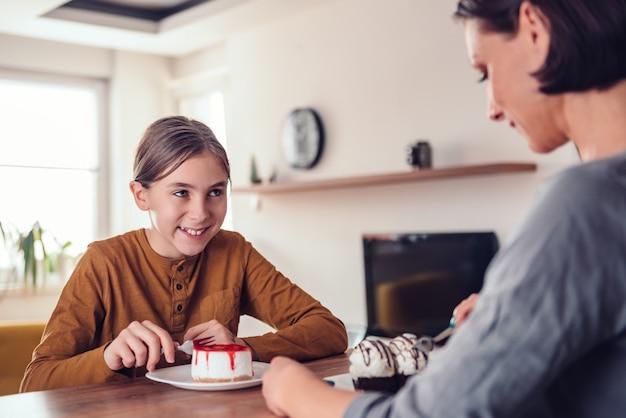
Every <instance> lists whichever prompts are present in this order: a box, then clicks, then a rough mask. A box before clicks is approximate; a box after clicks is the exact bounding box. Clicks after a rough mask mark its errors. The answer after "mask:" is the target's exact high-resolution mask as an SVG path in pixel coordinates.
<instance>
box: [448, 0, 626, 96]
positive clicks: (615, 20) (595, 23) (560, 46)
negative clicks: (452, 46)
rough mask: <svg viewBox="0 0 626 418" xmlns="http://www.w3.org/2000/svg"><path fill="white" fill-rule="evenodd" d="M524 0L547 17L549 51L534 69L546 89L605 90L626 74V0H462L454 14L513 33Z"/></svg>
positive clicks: (493, 29)
mask: <svg viewBox="0 0 626 418" xmlns="http://www.w3.org/2000/svg"><path fill="white" fill-rule="evenodd" d="M523 1H528V2H529V3H531V4H533V5H535V6H536V7H538V8H539V9H540V10H541V12H542V13H543V15H544V16H545V17H546V18H547V19H548V20H549V28H550V35H551V44H550V50H549V52H548V56H547V57H546V62H545V63H544V65H543V67H542V68H540V69H539V70H538V71H537V72H535V73H534V74H533V75H534V76H535V77H537V79H538V80H539V82H540V83H541V88H540V90H541V91H542V92H543V93H547V94H556V93H564V92H576V91H585V90H590V89H605V88H608V87H611V86H613V85H614V84H616V83H617V82H619V81H621V80H623V79H626V0H460V1H459V2H458V4H457V10H456V12H455V13H454V17H455V18H458V19H461V20H464V19H478V20H479V22H480V27H481V29H482V30H484V31H487V32H497V33H503V34H510V35H514V34H515V33H516V32H517V26H518V19H519V9H520V5H521V4H522V3H523Z"/></svg>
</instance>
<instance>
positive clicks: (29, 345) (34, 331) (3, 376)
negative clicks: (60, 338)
mask: <svg viewBox="0 0 626 418" xmlns="http://www.w3.org/2000/svg"><path fill="white" fill-rule="evenodd" d="M45 326H46V323H45V322H44V321H24V322H17V321H0V396H2V395H11V394H15V393H18V392H19V389H20V382H21V381H22V377H23V376H24V370H25V369H26V366H27V365H28V363H29V362H30V360H31V358H32V356H33V350H34V349H35V347H36V346H37V345H38V344H39V342H40V341H41V336H42V334H43V330H44V328H45Z"/></svg>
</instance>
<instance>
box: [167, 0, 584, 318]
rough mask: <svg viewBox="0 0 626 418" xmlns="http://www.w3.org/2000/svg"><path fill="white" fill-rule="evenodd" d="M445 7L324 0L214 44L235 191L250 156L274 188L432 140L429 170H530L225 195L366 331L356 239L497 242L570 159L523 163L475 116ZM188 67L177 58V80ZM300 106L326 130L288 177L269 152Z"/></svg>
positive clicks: (257, 233)
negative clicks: (225, 84) (526, 166)
mask: <svg viewBox="0 0 626 418" xmlns="http://www.w3.org/2000/svg"><path fill="white" fill-rule="evenodd" d="M454 5H455V1H453V0H445V1H443V0H439V1H432V0H341V1H335V2H332V3H329V4H325V5H322V6H320V7H318V8H315V9H311V10H308V11H306V12H303V13H301V14H299V15H297V16H294V17H291V18H289V19H285V20H281V21H276V22H273V23H272V24H271V25H265V26H262V27H256V28H254V29H252V30H250V31H248V32H246V33H242V34H240V35H239V36H237V37H235V38H233V39H231V40H230V41H229V42H228V43H227V46H226V48H227V51H228V52H227V55H228V60H227V64H228V68H229V70H230V89H231V97H230V99H231V104H232V107H231V108H230V109H229V110H230V112H229V116H230V117H229V120H228V128H229V138H228V140H229V150H230V157H231V160H232V170H233V183H234V185H235V186H237V185H246V184H247V182H248V175H249V171H248V170H249V161H250V156H251V155H252V154H255V155H256V158H257V162H258V164H259V168H260V171H261V175H262V176H265V177H267V176H268V175H269V174H270V172H271V170H272V168H273V167H274V166H276V167H277V168H278V171H279V180H280V181H306V180H312V179H327V178H329V179H330V178H336V177H341V176H354V175H361V174H374V173H388V172H398V171H404V170H407V169H408V166H407V164H406V162H405V151H404V150H405V147H406V145H407V144H409V143H410V142H412V141H415V140H417V139H420V138H425V139H428V140H429V141H430V142H431V145H432V147H433V155H434V157H433V159H434V166H435V167H443V166H451V165H463V164H473V163H483V162H494V161H536V162H538V164H539V170H538V171H537V172H536V173H531V174H510V175H502V176H496V177H474V178H464V179H452V180H437V181H432V182H422V183H414V184H403V185H391V186H377V187H365V188H358V189H341V190H329V191H315V192H302V193H291V194H279V195H267V196H263V197H261V202H260V203H261V205H260V208H259V209H255V205H254V197H251V196H249V195H237V194H236V193H234V194H233V208H234V222H235V229H237V230H239V231H240V232H242V233H243V234H244V235H245V236H246V237H247V238H248V239H249V240H250V241H252V242H253V243H254V245H255V246H256V247H257V248H258V249H259V250H260V251H261V252H262V253H263V254H264V255H265V256H266V257H267V258H268V259H269V260H270V261H272V262H273V263H274V264H275V265H276V266H277V267H278V268H279V269H280V270H281V271H283V272H284V273H285V274H286V275H287V276H289V277H290V278H291V279H292V280H294V281H295V282H296V283H298V284H300V285H301V286H302V287H303V288H305V289H306V290H307V291H309V292H310V293H312V294H313V295H314V296H315V297H317V298H318V299H320V300H321V301H322V302H323V303H324V304H325V305H326V306H328V307H330V308H331V309H332V310H333V311H334V312H335V313H336V314H337V315H338V316H339V317H340V318H342V319H343V320H344V321H345V322H347V323H350V324H361V325H363V324H365V323H366V308H365V300H364V298H365V290H364V285H363V280H364V272H363V255H362V248H361V235H362V234H363V233H367V232H391V231H396V232H409V231H459V230H461V231H466V230H485V229H493V230H495V231H496V232H497V233H498V235H499V237H500V238H501V240H504V239H506V236H507V234H508V233H509V232H510V230H511V229H512V228H513V227H514V225H515V224H516V223H517V221H518V220H519V219H520V217H521V216H522V215H523V213H524V211H525V209H526V207H527V206H528V204H529V201H530V199H531V198H532V196H533V193H534V190H535V189H536V187H537V186H538V184H540V183H541V181H542V180H543V179H544V178H545V177H546V176H547V175H549V174H550V173H551V172H553V171H554V170H555V169H559V168H561V167H563V166H565V165H568V164H571V163H573V162H574V161H576V155H575V152H574V150H573V149H572V148H568V149H563V150H561V151H559V152H558V153H556V154H554V155H551V156H547V157H546V156H543V157H538V156H535V155H533V154H532V153H531V152H530V151H529V150H528V149H527V147H526V144H525V142H524V140H523V139H521V138H520V137H518V135H517V134H516V133H515V132H513V131H512V130H511V129H510V128H509V127H508V126H505V125H504V124H502V125H501V126H498V125H496V124H493V123H490V122H489V121H487V119H486V100H485V91H484V86H482V85H478V83H476V80H477V79H478V74H477V72H476V71H474V70H472V69H471V68H470V67H469V65H468V63H467V62H468V60H467V57H466V53H465V49H464V48H465V46H464V40H463V34H462V27H461V26H460V25H459V24H458V23H455V22H454V21H453V20H452V19H451V14H452V11H453V8H454ZM210 52H211V51H204V53H205V54H210ZM221 52H222V51H221V50H220V53H221ZM189 60H190V58H186V59H182V60H178V62H177V63H176V65H177V66H180V67H184V68H185V71H186V73H187V75H188V73H189V70H190V69H189V66H188V65H183V63H185V62H187V63H188V61H189ZM181 61H182V62H181ZM216 61H219V59H216ZM205 62H208V60H207V59H206V57H205ZM198 69H199V68H198ZM202 69H203V70H204V71H206V70H207V68H206V67H204V66H202ZM299 106H312V107H314V108H316V109H317V110H318V111H319V112H320V113H321V115H322V117H323V119H324V122H325V126H326V130H327V141H328V143H327V147H326V150H325V153H324V155H323V157H322V160H321V161H320V163H319V165H318V166H316V167H315V168H313V169H312V170H309V171H294V170H290V169H289V168H288V167H287V164H286V163H285V161H284V160H283V158H282V155H281V150H280V147H279V144H280V135H281V127H282V122H283V120H284V118H285V117H286V115H287V114H288V113H289V112H290V111H291V110H292V109H293V108H295V107H299Z"/></svg>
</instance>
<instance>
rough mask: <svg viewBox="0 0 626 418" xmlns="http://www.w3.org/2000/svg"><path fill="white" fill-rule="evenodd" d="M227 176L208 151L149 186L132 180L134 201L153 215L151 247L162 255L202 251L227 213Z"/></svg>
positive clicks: (180, 254) (172, 255) (170, 255)
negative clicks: (147, 187) (142, 185)
mask: <svg viewBox="0 0 626 418" xmlns="http://www.w3.org/2000/svg"><path fill="white" fill-rule="evenodd" d="M227 186H228V176H227V174H226V172H225V171H224V170H223V169H222V167H221V166H220V164H219V163H218V161H217V159H216V158H215V157H214V156H213V155H211V154H210V153H208V152H205V153H203V154H201V155H200V156H197V157H193V158H190V159H189V160H187V161H185V162H184V163H183V164H182V165H181V166H180V167H178V168H177V169H176V170H175V171H174V172H172V173H171V174H170V175H169V176H167V177H165V178H163V179H161V180H159V181H157V182H154V183H153V184H152V186H151V187H150V188H149V189H145V188H143V187H141V185H140V184H139V183H137V182H133V183H131V188H132V189H133V192H134V195H135V201H136V202H137V205H138V206H139V208H140V209H142V210H146V211H148V212H149V214H150V221H151V227H150V228H149V229H148V230H147V237H148V242H149V243H150V246H151V247H152V248H153V249H154V251H156V252H157V253H158V254H160V255H161V256H163V257H167V258H180V257H183V256H193V255H196V254H198V253H200V252H201V251H202V250H203V249H204V248H205V247H206V245H207V244H208V243H209V241H211V239H212V238H213V237H214V236H215V235H216V234H217V233H218V231H219V230H220V228H221V226H222V223H223V222H224V217H225V216H226V208H227V199H226V191H227Z"/></svg>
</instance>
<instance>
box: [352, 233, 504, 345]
mask: <svg viewBox="0 0 626 418" xmlns="http://www.w3.org/2000/svg"><path fill="white" fill-rule="evenodd" d="M362 240H363V256H364V262H365V293H366V302H367V303H366V304H367V328H366V332H365V336H375V337H379V338H383V339H385V338H393V337H395V336H397V335H400V334H403V333H411V334H415V335H417V336H422V335H430V336H434V335H437V334H438V333H439V332H441V331H442V330H444V329H446V327H448V326H449V322H450V318H451V316H452V311H453V310H454V308H455V307H456V306H457V305H458V303H459V302H461V301H462V300H463V299H465V298H466V297H467V296H469V295H470V294H472V293H475V292H479V291H480V289H481V288H482V285H483V280H484V275H485V271H486V270H487V267H488V265H489V263H490V262H491V260H492V258H493V257H494V255H495V254H496V253H497V251H498V249H499V242H498V238H497V236H496V234H495V232H493V231H478V232H453V233H450V232H427V233H401V234H365V235H363V237H362Z"/></svg>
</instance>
